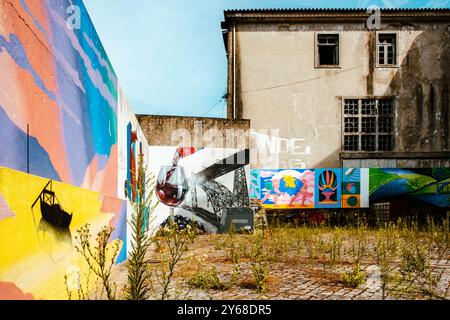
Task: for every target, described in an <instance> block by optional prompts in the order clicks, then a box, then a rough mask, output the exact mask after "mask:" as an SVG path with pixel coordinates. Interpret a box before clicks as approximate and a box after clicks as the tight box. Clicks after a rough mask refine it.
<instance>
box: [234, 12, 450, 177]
mask: <svg viewBox="0 0 450 320" xmlns="http://www.w3.org/2000/svg"><path fill="white" fill-rule="evenodd" d="M449 28H450V21H445V22H442V21H441V22H436V23H433V22H431V23H429V22H427V23H409V22H408V23H403V22H402V21H400V20H399V22H398V23H389V24H382V25H381V29H380V30H379V31H392V32H396V33H397V43H398V45H397V51H398V54H397V62H398V63H397V64H398V67H393V68H392V67H391V68H380V67H377V66H376V63H375V60H376V41H375V39H376V37H375V36H376V32H375V31H368V30H367V29H366V25H365V23H323V22H321V23H303V24H301V23H243V22H238V23H237V25H236V30H237V32H236V43H235V45H236V63H235V66H236V71H235V72H236V82H237V83H236V106H237V110H236V113H237V115H238V116H242V117H243V118H246V119H250V120H251V127H252V129H254V130H256V131H259V130H264V129H265V130H269V131H270V130H271V129H276V130H279V138H278V139H277V140H279V141H281V142H280V143H277V144H275V145H276V149H277V150H276V151H277V155H276V156H274V155H272V156H267V157H265V158H260V159H258V161H257V164H256V165H255V166H254V167H260V168H274V167H275V166H276V167H278V168H288V167H306V168H314V167H339V166H340V165H341V161H340V160H341V158H340V153H341V144H342V137H341V134H342V123H341V122H342V120H341V119H342V110H341V108H342V106H341V105H342V98H352V97H356V98H367V97H388V96H389V97H394V98H395V110H396V115H395V119H394V122H395V128H396V129H395V137H394V151H395V152H397V153H402V152H403V153H404V152H443V151H448V150H449V144H450V137H449V123H448V118H449V76H448V74H447V73H448V71H449V70H450V61H449V59H450V50H449V49H450V47H449V42H450V41H449V40H450V36H449V30H450V29H449ZM323 31H326V32H329V31H332V32H333V33H338V34H339V37H340V66H339V67H338V68H315V63H314V59H315V37H316V33H317V32H323ZM232 37H233V35H232V32H231V29H230V32H229V36H228V38H229V39H228V48H229V49H228V51H229V53H232ZM229 56H230V57H229V70H230V69H232V62H233V58H232V54H229ZM231 75H232V72H230V71H229V83H228V87H229V90H228V91H229V92H228V97H229V103H228V116H231V113H232V112H231V101H230V99H231V98H232V92H231V91H232V88H233V78H232V77H231ZM448 154H449V153H445V154H440V157H441V158H445V156H446V155H448ZM347 156H348V155H347ZM372 156H373V157H374V158H383V159H386V158H390V157H391V156H390V153H377V154H372V155H369V158H370V157H372ZM350 157H351V155H350ZM420 157H424V158H425V159H427V155H426V154H422V155H420ZM274 159H276V161H277V163H274V162H273V160H274ZM444 160H445V159H444ZM403 162H405V161H403ZM403 162H402V161H399V162H398V163H397V164H398V165H399V166H401V165H402V163H403ZM406 162H407V164H408V166H409V167H413V166H414V163H413V165H411V164H412V163H411V162H414V159H408V161H406ZM406 162H405V163H406ZM438 162H439V161H438ZM444 162H445V161H444ZM439 163H441V162H439ZM418 166H420V164H418Z"/></svg>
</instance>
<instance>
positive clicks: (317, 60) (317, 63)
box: [314, 31, 342, 69]
mask: <svg viewBox="0 0 450 320" xmlns="http://www.w3.org/2000/svg"><path fill="white" fill-rule="evenodd" d="M322 35H323V36H337V50H338V54H337V59H338V61H337V62H338V64H320V56H319V36H322ZM341 44H342V37H341V33H340V32H336V31H321V32H315V33H314V68H316V69H340V68H341V58H342V57H341Z"/></svg>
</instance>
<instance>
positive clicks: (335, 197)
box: [314, 169, 341, 208]
mask: <svg viewBox="0 0 450 320" xmlns="http://www.w3.org/2000/svg"><path fill="white" fill-rule="evenodd" d="M314 174H315V177H316V186H317V190H316V199H315V207H316V208H339V207H340V200H341V179H340V170H339V169H316V170H315V172H314Z"/></svg>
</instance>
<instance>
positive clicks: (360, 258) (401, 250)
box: [65, 160, 450, 300]
mask: <svg viewBox="0 0 450 320" xmlns="http://www.w3.org/2000/svg"><path fill="white" fill-rule="evenodd" d="M138 170H139V174H138V177H139V178H138V188H137V200H136V202H135V204H134V213H133V215H132V219H131V221H130V226H131V229H132V241H131V252H130V254H129V256H128V260H127V262H126V271H127V279H126V281H125V283H124V284H122V285H118V284H117V283H115V282H114V281H112V280H111V279H112V273H113V270H114V261H115V259H116V257H117V254H118V250H119V243H118V242H117V241H113V242H110V236H111V234H112V232H113V229H111V228H109V227H104V228H103V229H101V230H100V232H99V233H98V234H97V238H96V240H95V241H94V240H93V239H92V235H91V231H90V227H89V225H86V226H83V227H82V228H81V229H80V230H78V232H77V236H76V243H77V244H76V250H77V251H78V252H79V254H80V255H81V256H82V257H83V258H84V261H85V263H86V264H87V266H88V270H89V271H88V272H87V273H86V274H83V275H80V276H81V277H80V278H81V280H80V284H79V288H78V289H77V290H75V291H74V290H69V289H67V293H68V297H69V299H111V300H113V299H130V300H145V299H163V300H165V299H189V298H192V297H194V298H195V297H196V296H195V295H193V294H194V293H195V294H198V292H199V291H204V292H206V293H207V295H208V297H209V298H211V299H214V298H215V297H216V296H217V294H218V293H220V292H228V291H230V292H231V291H233V292H234V291H236V290H237V291H239V290H240V291H243V290H244V291H243V292H247V294H250V293H249V291H248V290H250V292H253V293H254V294H256V296H252V297H265V295H267V294H270V292H272V291H274V290H277V288H278V287H279V285H280V284H281V283H283V279H279V278H277V272H278V271H277V270H284V269H294V270H296V271H295V276H296V277H311V278H314V279H315V281H316V282H317V281H318V282H321V283H328V284H330V283H331V284H332V286H333V287H336V288H349V290H353V289H357V288H363V287H367V288H369V287H370V290H373V291H374V292H378V293H379V295H378V296H377V297H378V298H379V299H424V298H425V299H448V293H446V292H445V290H447V287H445V288H444V289H442V285H441V286H440V284H441V283H442V282H443V281H444V282H445V281H446V280H445V279H444V278H443V276H444V273H445V272H447V275H448V273H449V270H448V269H446V268H448V260H449V259H450V246H449V245H450V232H449V221H450V217H449V216H448V215H447V217H446V218H445V219H442V220H439V221H437V220H436V219H434V218H432V217H428V218H427V221H426V223H425V224H423V225H421V226H420V227H419V224H418V223H417V220H415V219H398V220H397V221H395V222H383V223H378V224H377V225H376V226H374V225H371V226H369V224H368V223H367V219H365V218H364V217H362V216H361V215H358V214H355V215H354V216H353V217H352V218H351V219H349V220H348V221H351V223H339V224H335V225H331V224H329V223H327V222H329V221H333V217H326V219H322V220H314V221H313V222H312V223H311V222H305V223H302V224H295V225H294V224H289V223H288V224H286V223H282V224H277V223H272V225H271V226H270V227H269V228H265V229H263V230H255V232H251V233H249V232H244V231H243V232H237V231H239V230H235V229H234V228H231V229H230V230H229V232H228V233H227V234H212V235H198V233H197V232H196V227H195V224H191V225H188V226H187V227H186V228H184V229H183V230H179V229H178V226H177V224H175V223H171V222H170V220H169V222H168V223H167V224H166V225H165V227H164V228H161V229H160V230H159V232H157V233H156V234H155V235H150V233H149V230H148V225H149V222H150V221H151V219H152V218H151V217H152V211H153V209H154V205H153V204H152V203H151V198H152V193H153V189H154V179H153V177H152V176H148V178H145V177H146V174H145V173H146V170H145V168H144V167H143V163H142V160H140V161H139V166H138ZM65 281H66V283H67V278H66V279H65ZM444 285H445V283H444ZM447 286H448V284H447ZM119 287H120V288H119ZM245 290H247V291H245ZM190 294H191V295H190ZM446 294H447V296H446Z"/></svg>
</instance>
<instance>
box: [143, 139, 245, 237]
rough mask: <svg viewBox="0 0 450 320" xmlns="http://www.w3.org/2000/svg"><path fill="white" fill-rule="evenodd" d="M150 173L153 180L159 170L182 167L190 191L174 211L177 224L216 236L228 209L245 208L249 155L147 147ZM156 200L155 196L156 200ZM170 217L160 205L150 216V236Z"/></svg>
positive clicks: (218, 150) (234, 151) (242, 151)
mask: <svg viewBox="0 0 450 320" xmlns="http://www.w3.org/2000/svg"><path fill="white" fill-rule="evenodd" d="M149 155H150V156H149V170H150V171H151V172H152V173H153V174H154V175H155V176H156V175H158V173H159V172H160V169H161V167H164V166H171V165H174V163H175V160H176V165H178V166H179V167H182V168H183V170H184V173H185V175H186V179H187V180H188V185H189V190H188V192H187V194H186V196H185V197H184V200H183V201H182V202H181V203H180V204H178V206H176V207H175V209H174V218H175V220H176V222H177V223H178V222H179V224H180V225H181V227H183V225H184V224H186V223H189V222H195V223H196V224H197V226H199V227H200V228H202V229H204V230H205V231H206V232H212V233H215V232H218V231H220V230H219V228H220V227H219V226H220V222H221V220H222V218H223V216H224V215H225V214H226V210H227V209H228V208H233V207H248V206H249V196H248V185H249V183H250V181H249V177H250V175H249V171H250V170H249V151H248V150H240V149H225V148H203V149H200V148H194V147H189V148H177V147H175V146H173V147H172V146H150V147H149ZM155 200H156V196H155ZM169 216H170V207H169V206H166V205H164V204H163V203H159V204H158V206H157V207H156V208H155V211H154V212H153V218H152V221H151V223H150V230H151V232H156V231H157V230H158V228H159V227H160V226H161V225H164V224H165V223H166V221H167V219H168V217H169Z"/></svg>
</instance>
